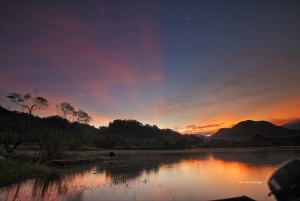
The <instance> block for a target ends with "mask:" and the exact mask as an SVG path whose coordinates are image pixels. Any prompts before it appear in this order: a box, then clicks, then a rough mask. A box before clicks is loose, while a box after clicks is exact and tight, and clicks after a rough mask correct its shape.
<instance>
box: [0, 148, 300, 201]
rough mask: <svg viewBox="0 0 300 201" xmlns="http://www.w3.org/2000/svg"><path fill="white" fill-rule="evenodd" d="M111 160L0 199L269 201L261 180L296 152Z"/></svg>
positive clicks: (299, 153)
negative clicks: (231, 200) (234, 200)
mask: <svg viewBox="0 0 300 201" xmlns="http://www.w3.org/2000/svg"><path fill="white" fill-rule="evenodd" d="M116 153H117V154H118V159H117V160H116V161H106V162H100V163H97V164H89V165H84V166H80V167H74V168H62V169H61V173H57V174H54V175H51V176H49V177H40V178H36V179H30V180H26V181H23V182H20V183H16V184H14V185H11V186H9V187H4V188H0V201H4V200H45V201H50V200H51V201H52V200H53V201H56V200H70V201H71V200H72V201H80V200H211V199H221V198H228V197H237V196H241V195H247V196H248V197H251V198H252V199H255V200H267V201H272V200H275V198H274V197H273V196H271V197H266V196H267V194H268V193H269V189H268V186H267V181H268V178H269V177H270V175H271V174H272V173H273V171H275V170H276V168H278V166H279V165H280V164H282V163H283V162H285V161H286V160H289V159H292V158H300V148H280V149H279V148H262V149H253V148H236V149H232V148H231V149H194V150H187V151H138V152H137V151H116Z"/></svg>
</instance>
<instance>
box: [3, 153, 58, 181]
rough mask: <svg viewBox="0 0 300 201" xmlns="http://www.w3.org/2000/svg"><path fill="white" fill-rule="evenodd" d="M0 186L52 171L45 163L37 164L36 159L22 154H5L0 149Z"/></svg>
mask: <svg viewBox="0 0 300 201" xmlns="http://www.w3.org/2000/svg"><path fill="white" fill-rule="evenodd" d="M0 156H3V157H4V158H5V160H0V178H1V179H0V186H6V185H9V184H11V183H14V182H16V181H19V180H23V179H26V178H31V177H34V176H36V175H41V174H48V173H50V172H52V171H53V170H54V168H53V167H50V166H48V165H47V164H46V163H39V162H38V159H37V157H35V156H33V155H28V154H22V153H13V154H7V153H6V152H5V151H4V150H3V149H0Z"/></svg>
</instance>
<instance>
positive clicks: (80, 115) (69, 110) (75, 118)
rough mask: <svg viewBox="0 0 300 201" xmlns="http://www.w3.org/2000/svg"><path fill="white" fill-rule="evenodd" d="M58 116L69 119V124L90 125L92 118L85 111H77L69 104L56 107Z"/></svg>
mask: <svg viewBox="0 0 300 201" xmlns="http://www.w3.org/2000/svg"><path fill="white" fill-rule="evenodd" d="M56 112H57V115H59V116H61V117H62V118H64V119H67V120H68V121H69V122H77V123H84V124H88V123H89V122H90V121H91V120H92V118H91V117H90V116H89V115H88V114H87V113H86V112H84V111H83V110H81V109H78V110H77V111H76V110H75V107H74V106H73V105H71V104H70V103H68V102H63V103H59V104H58V105H56Z"/></svg>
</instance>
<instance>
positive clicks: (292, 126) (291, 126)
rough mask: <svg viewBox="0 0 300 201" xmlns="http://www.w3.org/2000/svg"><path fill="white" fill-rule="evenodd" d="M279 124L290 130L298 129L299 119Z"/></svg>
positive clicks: (299, 127) (299, 125) (299, 126)
mask: <svg viewBox="0 0 300 201" xmlns="http://www.w3.org/2000/svg"><path fill="white" fill-rule="evenodd" d="M281 126H282V127H284V128H288V129H292V130H300V120H297V121H292V122H290V123H287V124H282V125H281Z"/></svg>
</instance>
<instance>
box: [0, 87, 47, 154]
mask: <svg viewBox="0 0 300 201" xmlns="http://www.w3.org/2000/svg"><path fill="white" fill-rule="evenodd" d="M36 94H37V91H36ZM6 97H7V98H8V99H9V100H10V101H11V102H13V103H16V104H17V105H19V106H21V107H22V112H23V113H25V114H27V115H26V116H27V117H28V118H29V120H27V121H24V119H23V120H22V121H18V120H16V119H13V118H9V117H7V119H6V121H4V122H1V124H2V126H3V127H4V130H5V136H4V139H3V144H4V146H5V148H6V151H7V153H12V152H13V151H14V150H15V149H16V148H17V147H18V146H19V145H21V144H22V143H23V142H24V140H26V139H27V137H28V136H29V135H30V134H31V133H32V131H33V128H34V126H33V118H34V116H33V114H32V113H33V111H34V110H42V109H45V108H47V107H48V106H49V102H48V101H47V100H46V99H45V98H43V97H41V96H35V97H33V96H32V95H31V94H29V93H27V94H24V95H20V94H18V93H9V94H8V95H7V96H6ZM29 102H31V103H29ZM28 118H27V119H28ZM11 140H13V141H15V142H14V146H13V147H12V148H10V145H9V143H10V141H11Z"/></svg>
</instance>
